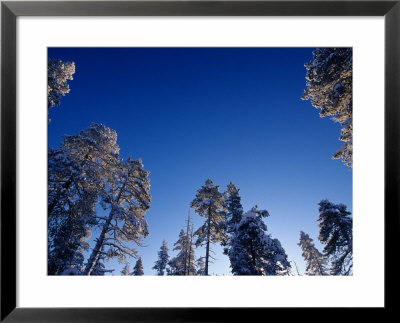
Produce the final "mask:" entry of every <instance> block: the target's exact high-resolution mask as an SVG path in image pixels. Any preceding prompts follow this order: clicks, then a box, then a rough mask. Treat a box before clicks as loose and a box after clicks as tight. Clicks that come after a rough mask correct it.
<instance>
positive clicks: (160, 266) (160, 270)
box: [152, 240, 169, 276]
mask: <svg viewBox="0 0 400 323" xmlns="http://www.w3.org/2000/svg"><path fill="white" fill-rule="evenodd" d="M168 260H169V256H168V246H167V242H166V241H165V240H164V241H163V243H162V246H161V247H160V251H159V252H158V260H157V261H156V262H155V264H154V267H153V268H152V269H154V270H157V274H158V276H164V272H165V270H166V268H167V264H168Z"/></svg>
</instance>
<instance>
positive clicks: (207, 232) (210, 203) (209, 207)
mask: <svg viewBox="0 0 400 323" xmlns="http://www.w3.org/2000/svg"><path fill="white" fill-rule="evenodd" d="M191 208H193V209H194V210H195V212H196V213H197V214H199V215H200V216H202V217H204V218H205V222H204V224H203V225H202V226H201V227H200V228H199V229H197V231H196V232H195V233H194V235H195V236H198V239H197V241H196V246H199V245H204V244H205V245H206V256H205V261H206V265H205V270H204V274H205V275H206V276H207V275H208V267H209V258H210V243H218V242H221V241H223V240H224V239H225V234H224V228H223V226H224V221H225V215H224V195H223V194H222V193H220V192H219V186H218V185H214V183H213V181H212V180H211V179H207V180H206V182H205V184H204V185H203V186H202V187H201V188H200V189H199V190H198V191H197V193H196V197H195V199H194V200H193V201H192V203H191Z"/></svg>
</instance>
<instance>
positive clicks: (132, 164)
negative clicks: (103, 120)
mask: <svg viewBox="0 0 400 323" xmlns="http://www.w3.org/2000/svg"><path fill="white" fill-rule="evenodd" d="M112 175H113V177H112V178H110V179H109V181H108V185H107V189H106V190H104V191H103V192H102V196H101V198H102V200H101V205H102V206H103V208H104V209H105V210H109V214H108V216H106V217H97V218H98V221H99V226H100V228H101V232H100V235H99V236H98V237H97V238H96V240H95V241H96V244H95V246H94V248H93V250H92V253H91V255H90V257H89V259H88V261H87V264H86V267H85V270H84V274H85V275H90V274H91V271H92V268H93V265H94V264H95V263H96V259H97V257H98V256H99V253H100V251H101V249H102V248H103V247H107V248H108V250H107V254H108V258H115V257H117V258H118V261H119V262H121V263H122V262H124V261H125V260H126V257H127V256H130V257H135V255H136V254H137V250H136V249H135V248H132V247H130V245H129V244H131V243H134V244H136V245H138V246H143V245H142V243H141V241H142V239H143V238H145V237H146V236H147V235H148V234H149V232H148V224H147V221H146V219H145V216H144V215H145V212H146V211H147V210H148V209H149V208H150V202H151V196H150V180H149V178H148V175H149V172H148V171H146V170H145V169H143V163H142V161H141V160H140V159H138V160H133V159H131V158H128V159H127V160H126V161H125V162H120V163H119V165H118V168H117V171H115V172H113V174H112Z"/></svg>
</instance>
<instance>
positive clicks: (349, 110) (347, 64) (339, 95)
mask: <svg viewBox="0 0 400 323" xmlns="http://www.w3.org/2000/svg"><path fill="white" fill-rule="evenodd" d="M305 67H306V69H307V75H306V84H307V88H306V90H305V91H304V95H303V97H302V99H303V100H311V104H312V105H313V106H314V107H315V108H317V109H320V110H321V111H320V113H319V115H320V116H321V118H322V117H326V116H332V120H334V121H335V122H339V123H340V124H341V125H342V129H341V135H340V137H339V139H340V140H341V141H343V142H344V144H343V146H342V147H341V148H340V149H339V150H338V151H337V152H336V153H335V154H334V155H333V158H334V159H342V161H343V163H344V164H345V165H347V166H349V167H352V166H353V50H352V48H317V49H316V50H315V51H314V52H313V60H312V61H311V62H309V63H308V64H305Z"/></svg>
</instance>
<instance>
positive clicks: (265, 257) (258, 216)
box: [228, 206, 290, 275]
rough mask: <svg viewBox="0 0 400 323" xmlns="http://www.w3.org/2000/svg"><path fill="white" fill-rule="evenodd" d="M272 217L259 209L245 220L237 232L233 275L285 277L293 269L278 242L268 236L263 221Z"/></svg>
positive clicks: (231, 253) (231, 252)
mask: <svg viewBox="0 0 400 323" xmlns="http://www.w3.org/2000/svg"><path fill="white" fill-rule="evenodd" d="M267 216H269V214H268V212H267V211H266V210H258V208H257V206H255V207H253V208H252V209H251V211H249V212H247V213H245V214H244V215H243V216H242V219H241V220H240V222H239V224H238V225H237V230H236V231H235V233H234V235H233V237H232V241H231V248H230V249H229V253H228V256H229V259H230V262H231V268H232V273H233V274H234V275H286V274H288V269H289V268H290V263H289V262H288V260H287V255H286V252H285V250H284V249H283V248H282V246H281V244H280V242H279V240H278V239H272V238H271V236H270V235H268V234H267V233H266V231H267V226H266V225H265V223H264V222H263V221H262V218H264V217H267Z"/></svg>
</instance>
